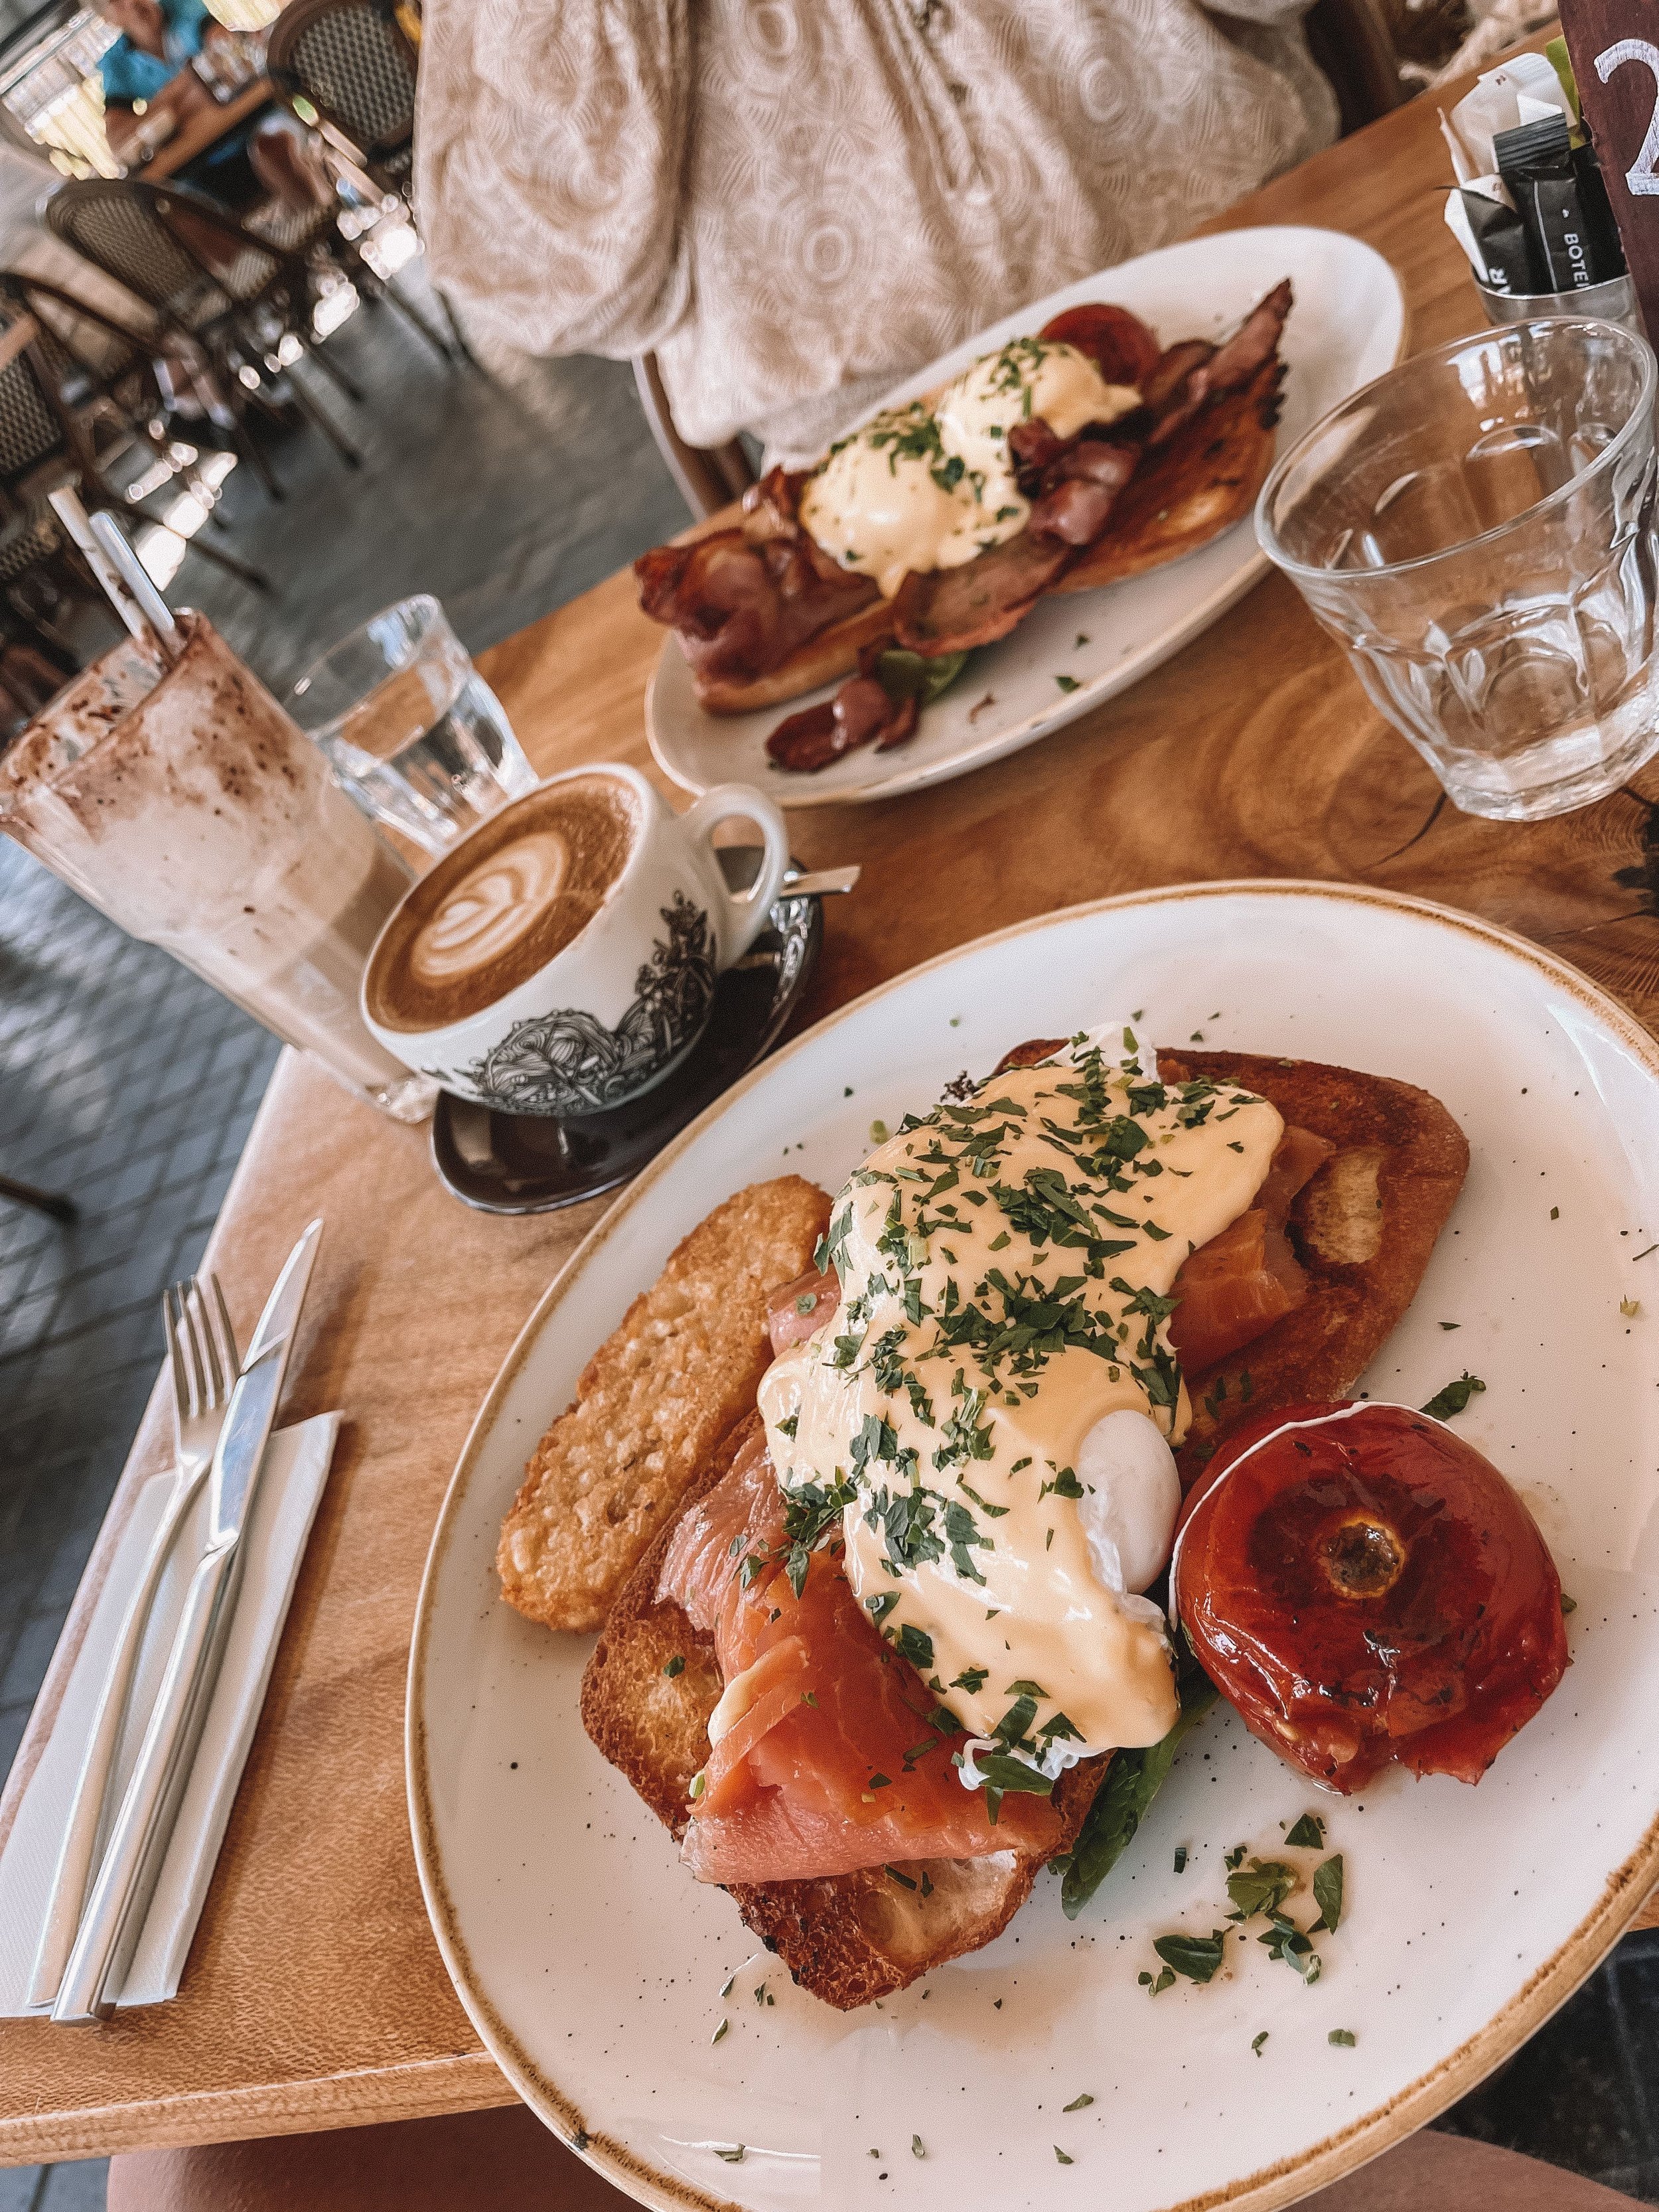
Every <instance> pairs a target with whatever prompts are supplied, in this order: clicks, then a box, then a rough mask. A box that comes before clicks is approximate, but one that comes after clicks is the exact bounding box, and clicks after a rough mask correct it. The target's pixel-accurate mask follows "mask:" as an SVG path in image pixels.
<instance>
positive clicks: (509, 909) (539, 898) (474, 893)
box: [409, 829, 570, 987]
mask: <svg viewBox="0 0 1659 2212" xmlns="http://www.w3.org/2000/svg"><path fill="white" fill-rule="evenodd" d="M569 872H570V855H569V854H568V851H567V850H566V848H565V842H564V839H563V838H562V836H560V835H559V833H558V831H557V830H556V829H532V831H531V832H530V834H529V835H528V836H525V837H520V839H519V840H518V842H516V843H515V844H512V845H508V846H507V847H505V848H503V850H502V851H501V852H499V853H495V854H492V855H491V857H490V858H489V860H484V861H482V862H481V863H480V864H479V865H478V866H477V867H476V868H474V869H473V870H472V872H471V874H470V875H466V876H464V877H463V878H461V880H460V882H459V884H457V885H456V886H455V889H454V890H453V892H452V893H451V894H450V896H449V897H448V898H447V900H446V901H445V902H444V904H443V905H442V906H441V907H440V908H439V909H438V911H437V913H436V914H435V915H433V917H432V919H431V921H429V922H428V924H427V925H426V927H425V928H424V929H423V930H422V931H421V933H420V934H419V935H418V936H417V937H416V939H415V941H414V943H413V944H412V945H410V948H409V972H410V975H412V976H413V977H414V978H415V980H416V982H417V983H425V984H428V985H429V986H434V987H441V986H442V985H444V984H446V983H449V982H452V981H453V980H454V979H455V977H456V976H458V975H471V973H472V970H473V969H475V968H483V967H486V966H488V964H489V962H490V961H492V960H495V959H498V958H499V957H501V954H502V953H503V952H505V951H507V948H508V946H509V945H516V944H517V943H518V941H519V939H520V938H521V937H522V936H524V934H525V933H526V931H527V930H531V929H533V928H534V927H535V926H536V924H537V922H538V921H539V919H540V918H541V915H542V912H543V910H544V908H545V907H546V906H547V904H548V902H550V900H551V899H552V898H553V897H554V896H556V893H557V892H558V891H559V890H560V889H561V887H562V884H563V883H564V880H565V878H566V876H567V875H568V873H569Z"/></svg>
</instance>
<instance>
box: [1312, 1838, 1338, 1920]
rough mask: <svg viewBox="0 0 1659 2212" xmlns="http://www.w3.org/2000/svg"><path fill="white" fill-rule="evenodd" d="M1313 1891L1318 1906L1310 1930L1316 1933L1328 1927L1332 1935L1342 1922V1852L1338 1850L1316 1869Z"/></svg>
mask: <svg viewBox="0 0 1659 2212" xmlns="http://www.w3.org/2000/svg"><path fill="white" fill-rule="evenodd" d="M1313 1893H1314V1902H1315V1904H1316V1905H1317V1906H1318V1907H1319V1917H1318V1919H1317V1920H1316V1921H1315V1923H1314V1924H1313V1929H1312V1931H1311V1932H1312V1933H1313V1934H1314V1935H1317V1934H1318V1933H1319V1931H1320V1929H1328V1930H1329V1932H1330V1933H1331V1934H1332V1935H1333V1936H1334V1935H1335V1933H1336V1931H1337V1929H1339V1928H1340V1926H1341V1924H1342V1854H1341V1852H1340V1851H1339V1852H1338V1853H1337V1855H1336V1857H1334V1859H1327V1860H1326V1862H1325V1863H1324V1865H1323V1866H1322V1867H1319V1868H1317V1869H1316V1871H1315V1874H1314V1878H1313Z"/></svg>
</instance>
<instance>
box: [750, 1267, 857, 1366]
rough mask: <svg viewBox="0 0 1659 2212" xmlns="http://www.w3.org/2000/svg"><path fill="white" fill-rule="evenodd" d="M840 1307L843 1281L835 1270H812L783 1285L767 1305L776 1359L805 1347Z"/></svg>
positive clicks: (773, 1352) (768, 1328) (767, 1315)
mask: <svg viewBox="0 0 1659 2212" xmlns="http://www.w3.org/2000/svg"><path fill="white" fill-rule="evenodd" d="M839 1304H841V1280H840V1278H839V1277H838V1276H837V1274H836V1271H835V1269H834V1268H833V1267H809V1268H808V1269H807V1270H806V1273H805V1274H804V1275H797V1276H796V1278H795V1279H794V1281H793V1283H782V1284H780V1285H779V1286H778V1288H777V1289H776V1290H775V1291H773V1293H772V1295H771V1297H769V1299H768V1300H767V1302H766V1333H767V1334H768V1335H769V1337H770V1338H771V1340H772V1357H773V1358H775V1359H779V1358H782V1356H783V1354H784V1353H785V1352H787V1351H788V1349H789V1347H790V1346H791V1345H792V1344H804V1343H805V1341H806V1339H807V1338H808V1337H809V1336H811V1335H812V1334H814V1332H815V1331H817V1330H818V1329H820V1328H823V1324H824V1323H825V1322H827V1321H828V1320H829V1316H830V1315H831V1314H832V1313H834V1311H835V1310H836V1307H837V1306H838V1305H839Z"/></svg>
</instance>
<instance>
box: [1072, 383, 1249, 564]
mask: <svg viewBox="0 0 1659 2212" xmlns="http://www.w3.org/2000/svg"><path fill="white" fill-rule="evenodd" d="M1284 381H1285V364H1284V363H1283V362H1281V361H1280V360H1279V356H1277V354H1275V355H1274V356H1273V358H1272V359H1271V360H1270V361H1265V362H1262V364H1261V368H1259V369H1258V370H1257V371H1256V373H1255V376H1254V377H1252V379H1251V380H1250V381H1249V384H1247V385H1245V386H1243V387H1242V388H1241V389H1240V390H1239V391H1237V392H1228V393H1226V394H1225V395H1224V396H1223V397H1222V398H1220V399H1218V400H1217V401H1216V403H1215V404H1214V405H1213V406H1212V407H1207V408H1206V409H1205V410H1204V412H1203V413H1202V414H1201V415H1198V416H1194V419H1193V420H1192V422H1188V424H1187V426H1186V428H1184V429H1182V430H1178V431H1177V432H1176V435H1175V436H1174V437H1173V438H1171V439H1170V442H1169V444H1168V445H1167V446H1164V447H1159V448H1158V450H1157V451H1156V452H1154V453H1150V454H1149V455H1148V456H1147V458H1146V460H1145V461H1144V462H1143V463H1142V464H1141V465H1140V467H1139V469H1137V470H1136V471H1135V473H1134V475H1133V477H1130V479H1129V481H1128V483H1127V484H1126V485H1125V486H1124V488H1123V489H1122V491H1121V493H1120V494H1119V495H1118V500H1117V504H1116V506H1115V507H1113V509H1112V519H1111V521H1110V522H1109V525H1108V526H1107V527H1106V529H1105V531H1104V532H1103V534H1102V535H1101V537H1100V538H1098V539H1097V541H1096V542H1095V544H1092V545H1091V546H1090V547H1089V548H1088V549H1087V550H1086V551H1085V552H1084V554H1083V555H1082V556H1081V557H1080V558H1079V560H1078V561H1077V562H1075V564H1074V565H1073V567H1071V568H1067V569H1066V572H1065V574H1063V575H1062V576H1061V577H1060V579H1059V580H1058V582H1056V583H1054V584H1052V585H1050V586H1049V589H1050V590H1051V591H1054V592H1097V591H1099V590H1100V589H1101V588H1102V587H1103V586H1104V585H1107V584H1121V582H1123V580H1125V578H1126V577H1129V576H1139V575H1143V574H1145V573H1146V570H1147V569H1149V568H1163V567H1164V565H1165V563H1166V562H1170V561H1178V560H1180V559H1181V558H1182V556H1183V555H1185V554H1188V553H1195V552H1197V550H1198V549H1199V547H1200V545H1207V544H1209V542H1210V540H1211V539H1212V538H1218V537H1219V536H1220V534H1221V532H1223V531H1224V530H1226V529H1230V528H1231V526H1232V525H1233V524H1234V523H1235V522H1237V521H1238V520H1240V518H1241V517H1242V516H1243V515H1246V514H1248V513H1249V511H1250V509H1251V508H1252V507H1254V506H1255V497H1256V494H1257V493H1258V492H1259V491H1260V490H1261V487H1262V485H1263V484H1264V483H1266V482H1267V474H1268V471H1269V470H1271V468H1272V467H1273V427H1274V425H1275V424H1276V423H1277V422H1278V420H1279V388H1280V386H1282V385H1283V383H1284Z"/></svg>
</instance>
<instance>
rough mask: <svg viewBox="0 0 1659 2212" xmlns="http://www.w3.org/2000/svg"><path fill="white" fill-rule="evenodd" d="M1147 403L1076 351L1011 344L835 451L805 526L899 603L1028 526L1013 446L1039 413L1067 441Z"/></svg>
mask: <svg viewBox="0 0 1659 2212" xmlns="http://www.w3.org/2000/svg"><path fill="white" fill-rule="evenodd" d="M1139 404H1140V394H1139V392H1138V391H1137V390H1136V389H1135V388H1134V386H1133V385H1121V384H1108V383H1107V381H1106V380H1105V379H1104V377H1103V376H1102V374H1101V373H1100V371H1099V369H1098V368H1096V366H1095V364H1094V362H1092V361H1091V360H1090V359H1089V357H1088V356H1087V355H1086V354H1083V353H1079V351H1078V350H1077V349H1076V347H1075V346H1069V345H1064V344H1059V343H1049V342H1048V341H1047V340H1045V339H1042V338H1011V339H1010V340H1009V342H1008V343H1007V344H1006V345H1005V346H1003V347H1002V348H1001V349H1000V350H999V351H998V352H996V353H988V354H984V355H981V357H980V358H979V359H978V360H977V361H975V362H972V363H971V364H970V366H969V368H965V369H964V370H963V372H962V374H961V375H960V376H958V377H957V378H956V379H954V380H953V381H952V382H951V383H950V384H947V385H946V386H945V388H944V390H943V391H942V392H939V393H937V394H936V395H935V397H934V398H933V399H932V400H931V401H929V400H925V399H913V400H911V401H910V402H909V404H908V405H906V406H903V407H895V408H888V409H885V410H883V412H882V413H881V414H879V415H878V416H875V417H874V418H873V420H872V421H871V422H866V424H864V426H863V427H862V428H860V429H858V430H855V431H854V432H853V433H852V435H850V436H849V437H847V438H843V439H842V440H841V441H840V442H839V443H838V444H836V446H833V447H831V448H830V452H829V459H827V460H826V461H825V462H824V464H823V467H822V468H820V469H819V470H818V471H817V474H816V475H814V476H813V477H811V480H810V481H809V482H808V483H807V484H806V486H805V489H804V490H803V492H802V494H801V497H800V502H799V513H800V519H801V521H802V523H803V525H804V526H805V528H806V529H807V530H808V531H809V532H811V536H812V537H813V538H814V539H815V540H816V541H817V544H819V545H821V546H822V547H823V550H824V551H825V552H826V553H828V554H829V556H830V557H831V558H832V559H833V560H835V561H836V562H839V563H840V564H841V566H842V568H852V569H854V570H856V571H857V573H858V574H860V575H866V576H872V577H873V578H874V579H875V580H876V583H877V584H878V586H879V587H880V590H881V592H882V594H883V596H884V598H886V599H891V598H892V597H893V596H894V594H895V593H896V592H897V590H898V588H899V586H900V585H901V584H902V582H903V581H904V579H905V577H906V576H907V575H908V574H909V573H910V572H911V570H913V569H914V570H915V571H916V572H918V573H919V574H920V573H923V572H926V571H927V570H929V569H934V568H960V567H962V565H963V563H964V562H968V561H971V560H973V559H974V558H975V556H976V555H978V554H980V553H982V552H984V551H985V550H987V547H989V546H992V545H1000V544H1002V543H1003V542H1004V540H1005V539H1006V538H1012V537H1014V536H1016V535H1017V534H1018V532H1020V531H1022V530H1024V527H1025V526H1026V524H1027V522H1028V521H1029V520H1030V513H1031V507H1030V501H1029V500H1027V499H1025V498H1024V496H1023V495H1022V494H1021V492H1020V489H1019V485H1018V471H1017V470H1016V467H1015V464H1014V459H1013V456H1012V453H1010V452H1009V450H1008V433H1009V431H1010V430H1011V429H1012V428H1014V427H1015V425H1016V424H1017V423H1019V422H1030V421H1032V420H1033V419H1034V418H1036V417H1038V416H1040V417H1041V418H1042V421H1043V422H1046V423H1047V424H1048V427H1049V428H1050V429H1051V430H1052V431H1053V432H1054V435H1055V436H1056V437H1059V438H1070V437H1073V436H1074V435H1076V433H1077V432H1078V431H1079V430H1081V429H1082V428H1085V425H1086V424H1089V423H1091V422H1101V423H1106V422H1116V421H1117V420H1118V419H1119V417H1120V416H1124V415H1127V414H1128V413H1130V412H1131V411H1132V410H1133V409H1134V408H1136V407H1138V406H1139Z"/></svg>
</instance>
